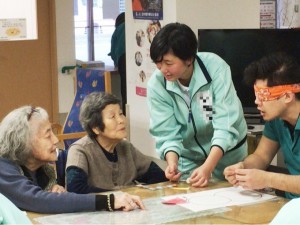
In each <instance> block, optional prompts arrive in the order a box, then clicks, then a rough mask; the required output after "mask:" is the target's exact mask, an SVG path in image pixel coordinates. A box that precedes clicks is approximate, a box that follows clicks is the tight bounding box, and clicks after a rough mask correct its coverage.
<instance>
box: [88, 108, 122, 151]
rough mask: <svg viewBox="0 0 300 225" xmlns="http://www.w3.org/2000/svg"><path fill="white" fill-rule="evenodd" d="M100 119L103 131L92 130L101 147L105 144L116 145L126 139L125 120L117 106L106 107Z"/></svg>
mask: <svg viewBox="0 0 300 225" xmlns="http://www.w3.org/2000/svg"><path fill="white" fill-rule="evenodd" d="M102 119H103V124H104V130H103V131H100V130H99V129H97V128H94V129H93V130H94V132H95V133H97V134H98V137H99V138H97V139H98V140H100V142H101V145H102V146H104V145H106V143H118V142H119V141H121V140H122V139H124V138H126V137H127V131H126V119H125V116H124V114H123V113H122V109H121V108H120V105H119V104H109V105H107V106H106V107H105V108H104V109H103V111H102Z"/></svg>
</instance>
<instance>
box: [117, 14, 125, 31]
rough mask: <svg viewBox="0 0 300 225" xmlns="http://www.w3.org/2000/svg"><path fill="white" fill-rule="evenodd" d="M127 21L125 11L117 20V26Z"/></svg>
mask: <svg viewBox="0 0 300 225" xmlns="http://www.w3.org/2000/svg"><path fill="white" fill-rule="evenodd" d="M124 22H125V12H122V13H120V14H119V15H118V16H117V18H116V21H115V27H117V26H119V25H120V24H121V23H124Z"/></svg>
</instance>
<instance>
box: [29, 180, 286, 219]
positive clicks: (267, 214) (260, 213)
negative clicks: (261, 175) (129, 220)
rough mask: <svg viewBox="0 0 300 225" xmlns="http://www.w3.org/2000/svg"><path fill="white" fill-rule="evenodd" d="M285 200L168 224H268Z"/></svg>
mask: <svg viewBox="0 0 300 225" xmlns="http://www.w3.org/2000/svg"><path fill="white" fill-rule="evenodd" d="M169 184H171V183H169V182H166V183H161V184H160V185H161V186H166V185H169ZM151 186H153V187H155V186H157V184H156V185H150V187H151ZM230 186H231V185H230V184H229V183H227V182H213V183H210V184H209V186H208V187H206V188H192V187H190V188H189V189H188V190H178V189H176V190H175V189H172V188H163V189H161V190H155V191H152V190H148V189H145V188H141V187H130V188H125V189H122V191H123V192H127V193H130V194H134V195H139V196H141V197H142V198H143V199H146V198H154V197H162V196H168V195H174V194H184V193H192V192H198V191H204V190H209V189H215V188H222V187H230ZM178 187H183V188H184V187H189V186H188V185H187V184H185V183H179V184H178ZM287 202H288V199H285V198H281V197H278V198H275V199H273V200H270V201H264V202H262V203H256V204H252V205H243V206H230V207H228V208H230V209H231V210H229V211H224V212H221V213H215V214H211V215H206V216H201V217H198V218H190V219H185V220H180V221H176V222H171V223H170V224H268V223H270V222H271V220H272V219H273V218H274V216H275V215H276V214H277V212H278V211H279V210H280V209H281V207H282V206H283V205H284V204H285V203H287ZM28 216H29V218H30V219H31V220H32V222H33V223H34V224H37V222H36V221H34V220H33V219H34V218H37V217H39V216H45V215H44V214H38V213H32V212H29V213H28Z"/></svg>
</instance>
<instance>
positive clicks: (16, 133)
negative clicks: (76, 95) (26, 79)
mask: <svg viewBox="0 0 300 225" xmlns="http://www.w3.org/2000/svg"><path fill="white" fill-rule="evenodd" d="M57 143H58V139H57V137H56V136H55V135H54V134H53V132H52V129H51V123H50V122H49V118H48V114H47V112H46V111H45V110H44V109H43V108H40V107H37V108H35V107H31V106H23V107H20V108H18V109H15V110H13V111H12V112H10V113H9V114H8V115H7V116H6V117H5V118H4V119H3V120H2V122H1V125H0V168H1V170H0V193H2V194H3V195H4V196H6V197H7V198H8V199H9V200H11V201H12V202H13V203H14V204H15V205H16V206H17V207H19V208H21V209H23V210H27V211H33V212H39V213H68V212H80V211H96V210H109V211H113V210H115V209H121V210H124V211H130V210H133V209H135V208H137V207H139V208H142V209H144V206H143V203H142V201H141V199H140V198H139V197H138V196H135V195H129V194H120V195H117V196H115V195H113V194H107V195H94V194H93V195H92V194H90V195H79V194H75V193H68V192H66V190H65V189H64V187H62V186H59V185H57V184H56V180H55V171H54V169H53V167H51V166H50V165H49V162H54V161H56V160H57V153H56V149H57V146H56V145H57Z"/></svg>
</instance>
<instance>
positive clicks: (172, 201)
mask: <svg viewBox="0 0 300 225" xmlns="http://www.w3.org/2000/svg"><path fill="white" fill-rule="evenodd" d="M162 203H163V204H169V205H176V204H183V203H186V199H185V198H180V197H176V198H171V199H168V200H163V201H162Z"/></svg>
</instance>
